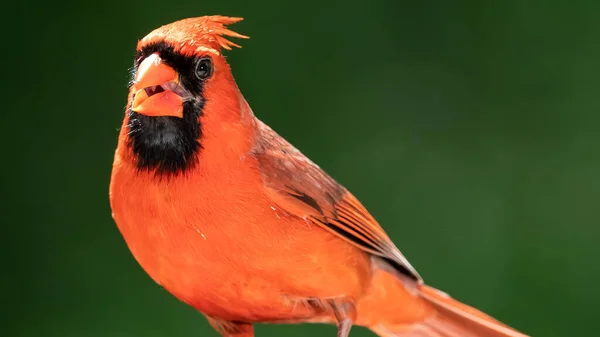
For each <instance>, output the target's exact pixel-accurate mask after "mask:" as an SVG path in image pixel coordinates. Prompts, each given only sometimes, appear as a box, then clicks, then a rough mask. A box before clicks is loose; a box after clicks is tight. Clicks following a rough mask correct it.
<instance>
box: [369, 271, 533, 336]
mask: <svg viewBox="0 0 600 337" xmlns="http://www.w3.org/2000/svg"><path fill="white" fill-rule="evenodd" d="M395 281H396V282H395V285H394V286H391V285H390V283H389V282H391V281H390V280H389V279H388V280H385V281H383V283H384V284H381V283H380V284H379V286H385V287H386V290H385V292H384V293H382V295H383V294H385V297H384V298H381V297H380V296H375V297H379V300H380V302H379V306H377V307H375V306H372V305H369V304H368V303H365V309H371V310H369V311H370V312H371V313H372V315H370V316H371V317H372V318H373V319H374V320H371V321H370V322H369V323H368V324H365V325H367V326H368V327H369V328H370V329H371V330H372V331H373V332H375V333H376V334H377V335H378V336H380V337H528V336H527V335H525V334H522V333H520V332H518V331H516V330H515V329H513V328H511V327H509V326H507V325H505V324H503V323H501V322H499V321H497V320H495V319H494V318H492V317H490V316H488V315H486V314H484V313H483V312H481V311H479V310H477V309H475V308H473V307H470V306H468V305H466V304H463V303H461V302H459V301H457V300H455V299H453V298H451V297H450V296H448V295H447V294H445V293H443V292H441V291H439V290H437V289H435V288H432V287H429V286H426V285H415V289H412V290H414V291H412V290H411V289H410V288H408V289H407V288H406V287H405V286H404V285H402V284H401V282H398V280H397V279H396V280H395ZM385 283H387V284H385ZM375 286H377V285H375ZM398 286H399V287H398ZM409 298H410V300H409ZM373 299H375V298H373ZM402 303H403V304H404V305H401V304H402ZM373 304H375V303H374V302H373ZM382 304H383V305H382ZM399 304H400V305H399ZM367 306H368V308H367ZM410 307H412V309H409V308H410ZM359 309H360V308H359ZM358 313H359V314H360V311H359V312H358ZM407 313H410V314H407Z"/></svg>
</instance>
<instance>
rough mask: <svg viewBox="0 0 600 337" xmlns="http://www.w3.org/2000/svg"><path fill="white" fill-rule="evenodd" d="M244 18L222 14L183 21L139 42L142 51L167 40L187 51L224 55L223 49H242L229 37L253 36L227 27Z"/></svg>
mask: <svg viewBox="0 0 600 337" xmlns="http://www.w3.org/2000/svg"><path fill="white" fill-rule="evenodd" d="M242 20H243V18H238V17H227V16H221V15H212V16H202V17H198V18H189V19H183V20H179V21H176V22H173V23H170V24H168V25H164V26H162V27H159V28H157V29H155V30H154V31H152V32H151V33H150V34H148V35H146V37H144V38H143V39H142V40H140V41H139V43H138V50H139V49H141V48H143V47H144V46H146V45H149V44H152V43H156V42H160V41H165V42H167V43H170V44H171V45H173V47H175V48H176V49H178V50H179V51H180V52H182V53H184V54H198V53H200V52H209V53H213V54H216V55H221V49H227V50H231V48H232V47H238V48H241V46H240V45H238V44H236V43H234V42H231V41H230V40H228V39H227V38H226V37H234V38H240V39H248V38H249V37H248V36H246V35H242V34H239V33H236V32H234V31H232V30H230V29H228V28H227V25H230V24H234V23H236V22H240V21H242Z"/></svg>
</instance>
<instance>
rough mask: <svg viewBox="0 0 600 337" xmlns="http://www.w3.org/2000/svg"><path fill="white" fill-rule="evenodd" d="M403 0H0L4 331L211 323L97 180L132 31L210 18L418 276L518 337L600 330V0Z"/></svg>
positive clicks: (202, 329) (293, 128) (201, 328)
mask: <svg viewBox="0 0 600 337" xmlns="http://www.w3.org/2000/svg"><path fill="white" fill-rule="evenodd" d="M417 3H419V2H417V1H399V0H395V1H392V0H390V1H360V0H353V1H352V0H348V1H337V2H336V1H324V0H306V1H302V2H288V3H286V2H283V1H262V2H257V1H241V0H239V1H233V0H231V1H227V2H225V1H223V2H221V1H199V0H193V1H187V0H180V1H154V2H152V1H138V0H132V1H116V0H108V1H97V2H90V3H86V2H83V1H62V2H60V3H56V2H55V3H52V4H50V3H48V2H43V1H38V0H30V1H21V2H19V3H13V4H8V5H3V9H2V12H3V13H2V16H3V17H4V18H3V19H2V25H3V26H4V27H3V30H2V31H3V32H4V34H3V39H4V41H3V49H2V55H3V56H2V57H3V60H4V61H3V62H2V82H3V84H2V88H3V90H2V95H3V96H4V98H3V100H2V101H3V102H2V106H3V109H2V111H3V112H2V117H1V120H2V122H1V123H2V135H1V136H0V137H2V141H3V145H4V146H3V148H2V167H3V171H2V173H3V174H2V200H3V202H2V208H3V214H4V216H3V220H2V223H3V227H2V228H3V233H4V234H3V235H2V238H3V241H5V243H4V244H3V245H2V246H3V249H4V250H5V253H3V254H2V257H3V259H4V260H5V261H4V262H3V268H2V270H3V272H2V273H3V275H2V285H3V287H2V293H3V295H2V298H3V301H2V310H3V314H2V319H3V320H6V323H5V324H3V326H2V327H1V328H0V329H1V330H3V331H4V330H8V336H32V337H33V336H35V337H39V336H59V337H63V336H65V337H70V336H72V337H81V336H86V337H88V336H89V337H96V336H97V337H106V336H109V337H133V336H140V337H142V336H143V337H167V336H169V337H175V336H181V337H190V336H216V333H215V332H213V331H212V330H210V328H209V327H208V325H207V323H206V322H205V321H204V319H203V318H202V317H201V316H200V315H199V314H198V313H196V312H195V311H194V310H192V309H191V308H188V307H187V306H185V305H183V304H181V303H179V302H178V301H177V300H175V299H174V298H172V297H171V296H170V295H169V294H168V293H167V292H165V291H164V290H163V289H161V288H160V287H158V286H156V285H155V284H154V283H152V281H151V280H150V279H149V278H148V277H147V276H146V275H145V274H144V273H143V272H142V270H141V268H140V267H138V265H137V264H136V262H135V261H134V260H133V258H132V257H131V255H130V253H129V251H128V250H127V248H126V246H125V244H124V242H123V240H122V238H121V236H120V234H119V232H118V231H117V229H116V227H115V225H114V223H113V221H112V219H111V212H110V208H109V205H108V195H107V192H108V183H109V174H110V169H111V163H112V156H113V151H114V148H115V145H116V136H117V128H118V126H119V124H120V122H121V118H122V114H123V107H124V105H125V99H126V93H127V88H126V84H127V80H128V77H127V76H128V73H127V69H128V67H129V66H130V65H131V64H132V56H133V53H134V48H135V45H136V42H137V39H139V38H141V37H143V36H144V35H145V34H146V33H148V32H149V31H150V30H152V29H154V28H155V27H157V26H159V25H161V24H165V23H168V22H171V21H173V20H176V19H180V18H183V17H188V16H200V15H206V14H224V15H231V16H243V17H245V18H246V20H245V21H244V22H242V23H240V24H238V25H236V26H235V27H234V28H235V30H237V31H239V32H240V33H243V34H247V35H250V36H251V39H250V40H248V41H242V44H243V47H244V48H243V49H241V50H234V51H231V52H228V53H227V54H228V55H229V58H228V60H229V61H230V63H231V65H232V68H233V71H234V76H235V77H236V79H237V81H238V84H239V86H240V88H241V90H242V92H243V93H244V94H245V96H246V98H247V99H248V101H249V102H250V104H251V106H252V107H253V109H254V111H255V113H256V114H257V115H258V116H259V118H261V119H263V120H264V121H266V122H267V123H268V124H270V125H271V126H272V127H273V128H274V129H276V130H277V131H278V132H279V133H281V134H282V135H284V136H285V137H286V138H288V139H289V140H290V141H291V142H292V143H294V144H295V145H296V146H297V147H298V148H299V149H300V150H302V151H303V152H304V153H306V154H307V155H308V156H309V157H311V158H312V159H313V160H314V161H315V162H317V163H318V164H319V165H320V166H321V167H322V168H324V169H325V170H326V171H328V172H329V173H330V174H331V175H333V176H334V177H335V178H336V179H338V180H339V181H340V182H341V183H343V184H344V185H346V186H347V187H348V188H349V189H350V190H352V191H353V192H354V194H356V195H357V196H358V197H359V198H360V199H361V200H362V201H363V202H364V204H365V205H366V206H367V207H368V208H369V209H370V210H371V211H372V213H373V214H374V215H375V216H376V217H377V218H378V219H379V221H380V222H381V223H382V225H383V226H384V227H385V228H386V229H387V230H388V231H389V233H390V236H391V237H392V238H393V239H394V241H395V242H396V243H397V245H398V246H399V247H400V248H401V250H402V251H403V252H404V253H405V255H406V256H407V257H408V258H409V259H410V260H411V261H412V263H413V264H414V265H415V266H416V268H417V269H418V270H419V271H420V273H421V274H422V275H423V276H424V278H425V280H426V281H427V282H428V283H430V284H431V285H434V286H436V287H440V288H442V289H444V290H446V291H447V292H449V293H450V294H452V295H454V296H455V297H458V298H460V299H462V300H464V301H466V302H467V303H470V304H473V305H475V306H477V307H479V308H481V309H483V310H485V311H487V312H489V313H490V314H492V315H494V316H496V317H498V318H499V319H501V320H503V321H505V322H507V323H509V324H511V325H514V326H515V327H517V328H519V329H521V330H523V331H525V332H527V333H529V334H532V335H534V336H545V337H558V336H565V337H570V336H590V335H593V334H596V333H597V331H598V330H597V321H598V303H599V302H600V291H599V290H598V283H599V282H600V267H599V266H598V258H599V257H600V247H599V246H598V245H597V241H598V238H599V236H600V229H599V227H598V220H599V219H600V213H599V212H598V211H597V209H598V207H597V204H598V201H599V200H598V197H599V196H600V180H599V178H598V177H599V175H600V157H599V155H598V148H599V145H600V136H599V134H598V125H599V124H598V123H599V122H600V117H599V108H600V104H599V97H600V95H598V90H599V89H600V80H599V77H600V76H599V73H600V42H599V41H600V23H598V21H599V20H598V13H599V11H600V2H598V1H591V0H590V1H571V2H564V1H550V0H546V1H524V0H504V1H495V2H494V1H446V0H438V1H423V2H420V4H417ZM1 334H2V335H3V336H6V334H5V333H1ZM257 334H258V336H263V337H266V336H289V337H294V336H334V334H335V328H334V327H331V326H322V325H302V326H259V327H258V329H257ZM352 336H355V337H360V336H370V333H369V332H368V331H367V330H364V329H361V328H357V329H356V330H354V331H353V334H352Z"/></svg>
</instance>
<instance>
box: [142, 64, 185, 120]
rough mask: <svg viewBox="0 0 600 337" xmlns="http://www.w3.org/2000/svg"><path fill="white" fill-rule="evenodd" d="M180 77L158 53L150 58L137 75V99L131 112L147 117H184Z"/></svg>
mask: <svg viewBox="0 0 600 337" xmlns="http://www.w3.org/2000/svg"><path fill="white" fill-rule="evenodd" d="M176 88H178V89H179V90H177V91H178V92H179V93H181V92H182V88H181V86H180V85H179V75H178V74H177V72H176V71H175V70H173V68H171V67H170V66H168V65H166V64H165V63H164V62H163V60H162V59H161V58H160V56H159V55H158V53H154V54H152V55H150V56H148V57H147V58H146V59H144V61H142V63H140V66H139V67H138V70H137V73H136V75H135V81H134V90H136V92H135V97H134V99H133V104H132V106H131V110H133V111H135V112H137V113H139V114H142V115H146V116H173V117H179V118H182V117H183V97H182V96H181V95H179V94H177V93H175V91H173V90H175V89H176Z"/></svg>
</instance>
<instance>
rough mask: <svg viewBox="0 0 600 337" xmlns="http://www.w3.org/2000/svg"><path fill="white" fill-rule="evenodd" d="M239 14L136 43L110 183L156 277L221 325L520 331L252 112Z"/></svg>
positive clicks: (138, 251)
mask: <svg viewBox="0 0 600 337" xmlns="http://www.w3.org/2000/svg"><path fill="white" fill-rule="evenodd" d="M240 20H242V19H241V18H231V17H224V16H205V17H200V18H190V19H184V20H180V21H177V22H174V23H171V24H168V25H165V26H162V27H160V28H158V29H156V30H154V31H152V32H151V33H150V34H148V35H147V36H146V37H144V38H143V39H142V40H140V41H139V42H138V45H137V54H136V56H135V63H134V68H133V79H132V85H131V87H130V91H129V100H128V103H127V108H126V112H125V118H124V120H123V124H122V128H121V130H120V134H119V141H118V147H117V150H116V153H115V157H114V163H113V170H112V176H111V183H110V203H111V207H112V211H113V217H114V219H115V221H116V223H117V226H118V228H119V230H120V231H121V233H122V235H123V237H124V239H125V241H126V243H127V245H128V247H129V249H130V250H131V253H132V254H133V256H134V257H135V259H136V260H137V261H138V262H139V264H140V265H141V266H142V268H143V269H144V270H145V271H146V272H147V273H148V275H150V277H151V278H152V279H153V280H154V281H155V282H157V283H158V284H160V285H161V286H163V287H164V288H165V289H167V290H168V291H169V292H171V293H172V294H173V295H174V296H176V297H177V298H178V299H180V300H181V301H183V302H185V303H187V304H189V305H190V306H192V307H194V308H195V309H197V310H198V311H200V312H201V313H203V314H204V315H205V316H206V318H207V319H208V321H209V323H210V324H211V325H212V326H213V327H214V328H215V329H217V330H218V331H219V333H220V334H221V335H222V336H225V337H234V336H235V337H252V336H254V329H253V323H303V322H320V323H332V324H336V325H337V328H338V333H337V335H338V337H347V336H348V335H349V333H350V328H351V327H352V325H360V326H365V327H368V328H369V329H371V330H372V331H373V332H375V333H376V334H377V335H379V336H382V337H383V336H384V337H394V336H411V337H416V336H423V337H475V336H477V337H500V336H502V337H506V336H511V337H516V336H521V337H524V336H525V335H524V334H521V333H519V332H517V331H515V330H514V329H512V328H510V327H508V326H506V325H504V324H502V323H500V322H498V321H496V320H495V319H493V318H491V317H489V316H487V315H486V314H483V313H482V312H480V311H478V310H476V309H473V308H471V307H469V306H467V305H465V304H462V303H460V302H458V301H456V300H454V299H452V298H450V297H449V296H448V295H446V294H444V293H442V292H440V291H438V290H436V289H434V288H431V287H428V286H426V285H425V284H424V283H423V280H422V279H421V276H419V274H418V273H417V272H416V270H415V269H414V268H413V267H412V266H411V265H410V263H409V262H408V261H407V259H406V258H405V257H404V256H403V255H402V253H400V251H399V250H398V248H396V246H395V245H394V243H393V242H392V241H391V240H390V238H389V237H388V236H387V235H386V233H385V232H384V230H383V229H382V228H381V227H380V225H379V224H378V223H377V221H376V220H375V219H374V218H373V217H372V216H371V214H369V212H368V211H367V210H366V209H365V208H364V207H363V205H361V203H360V202H359V201H358V200H357V199H356V198H355V197H354V196H353V195H352V194H350V192H348V191H347V190H346V189H345V188H344V187H343V186H341V185H340V184H338V183H337V182H336V181H335V180H333V179H332V178H331V177H330V176H328V175H327V174H326V173H325V172H324V171H322V170H321V169H320V168H319V167H318V166H317V165H315V164H314V163H312V162H311V161H310V160H309V159H308V158H306V157H305V156H304V155H303V154H302V153H300V152H299V151H298V150H296V149H295V148H294V147H293V146H292V145H290V143H288V142H287V141H286V140H285V139H284V138H282V137H281V136H279V135H278V134H277V133H275V131H273V130H272V129H271V128H269V127H268V126H267V125H265V124H263V123H262V122H261V121H260V120H258V119H257V118H256V117H255V116H254V113H253V112H252V109H251V108H250V107H249V105H248V103H247V102H246V100H245V99H244V97H243V96H242V94H241V93H240V91H239V89H238V87H237V85H236V82H235V80H234V78H233V76H232V74H231V70H230V68H229V65H228V64H227V62H226V60H225V58H224V56H223V55H222V50H223V49H228V50H229V49H231V47H233V46H236V47H239V46H238V45H236V44H235V43H233V42H230V41H228V40H227V39H226V36H230V37H235V38H247V37H246V36H244V35H240V34H237V33H235V32H233V31H231V30H229V29H227V28H226V25H228V24H232V23H235V22H238V21H240Z"/></svg>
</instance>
